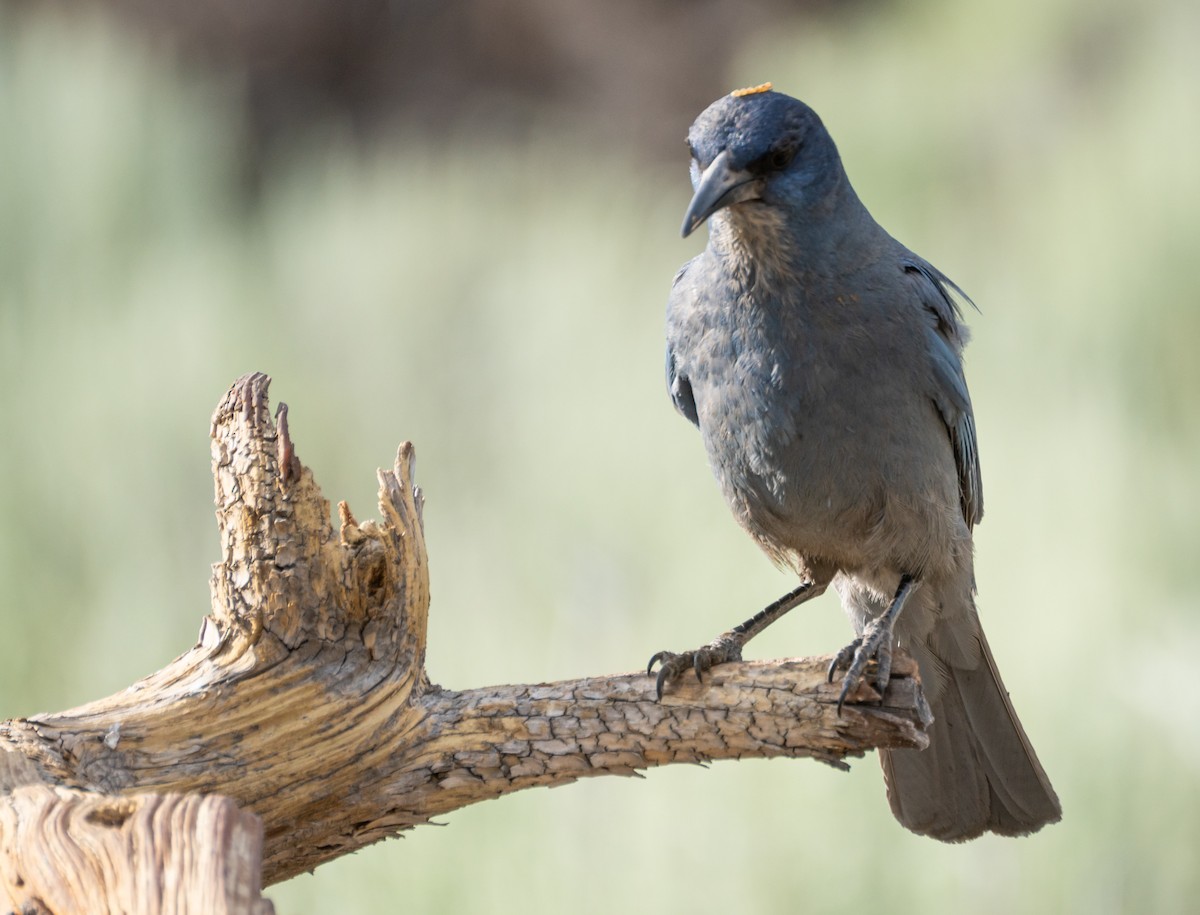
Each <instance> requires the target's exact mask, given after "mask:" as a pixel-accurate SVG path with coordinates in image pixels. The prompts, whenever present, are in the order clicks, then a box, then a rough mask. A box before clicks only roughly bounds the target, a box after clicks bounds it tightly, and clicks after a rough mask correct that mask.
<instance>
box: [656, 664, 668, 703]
mask: <svg viewBox="0 0 1200 915" xmlns="http://www.w3.org/2000/svg"><path fill="white" fill-rule="evenodd" d="M666 685H667V668H666V667H663V668H661V669H660V670H659V672H658V679H657V680H656V681H655V682H654V691H655V692H656V693H657V694H658V701H659V702H662V697H663V687H664V686H666Z"/></svg>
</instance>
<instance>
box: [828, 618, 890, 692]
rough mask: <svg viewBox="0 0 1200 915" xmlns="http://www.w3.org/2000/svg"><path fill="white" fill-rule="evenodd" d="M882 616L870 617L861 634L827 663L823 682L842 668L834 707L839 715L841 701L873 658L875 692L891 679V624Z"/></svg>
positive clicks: (883, 688) (831, 678) (857, 683)
mask: <svg viewBox="0 0 1200 915" xmlns="http://www.w3.org/2000/svg"><path fill="white" fill-rule="evenodd" d="M890 622H891V621H885V618H883V617H881V618H879V619H875V620H871V622H870V623H868V624H867V626H866V628H865V629H864V630H863V634H862V635H861V636H859V637H858V638H856V639H855V640H854V641H853V642H851V643H850V644H849V645H847V646H846V647H845V648H843V649H842V650H841V651H839V652H838V653H837V656H836V657H835V658H834V659H833V660H832V661H830V662H829V670H828V672H827V673H826V682H828V683H832V682H833V675H834V674H835V673H836V672H837V671H839V670H845V671H846V674H845V676H843V677H842V691H841V692H840V693H839V694H838V701H837V710H838V714H839V715H841V714H842V703H844V702H845V701H846V697H847V696H849V695H850V694H851V693H852V692H854V690H856V689H858V685H859V684H860V683H861V682H862V679H863V674H865V673H866V670H867V665H868V664H869V663H870V662H871V661H872V660H873V661H875V663H876V667H875V678H874V682H873V685H874V687H875V689H876V691H877V692H878V693H879V695H881V696H882V695H883V691H884V690H885V689H887V685H888V681H889V680H890V679H891V678H892V626H891V625H890Z"/></svg>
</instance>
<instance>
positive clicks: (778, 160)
mask: <svg viewBox="0 0 1200 915" xmlns="http://www.w3.org/2000/svg"><path fill="white" fill-rule="evenodd" d="M795 156H796V147H795V145H794V144H792V143H785V144H783V145H781V146H776V147H775V148H774V149H772V150H771V152H770V153H768V158H767V162H768V163H770V166H771V168H773V169H774V170H775V171H783V170H784V169H785V168H787V167H788V166H789V165H791V164H792V159H793V158H795Z"/></svg>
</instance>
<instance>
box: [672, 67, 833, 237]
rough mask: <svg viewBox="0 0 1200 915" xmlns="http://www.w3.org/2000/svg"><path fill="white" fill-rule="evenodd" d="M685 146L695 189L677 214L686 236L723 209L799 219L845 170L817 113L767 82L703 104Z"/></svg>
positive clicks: (827, 192)
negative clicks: (766, 211)
mask: <svg viewBox="0 0 1200 915" xmlns="http://www.w3.org/2000/svg"><path fill="white" fill-rule="evenodd" d="M688 148H689V149H690V151H691V154H692V166H691V168H692V186H693V187H694V188H695V195H694V196H693V197H692V202H691V205H689V206H688V209H687V214H686V215H685V216H684V220H683V236H684V237H685V238H686V237H687V236H688V235H690V234H691V233H692V232H693V231H695V229H696V227H697V226H699V225H700V224H701V223H703V222H704V221H705V220H707V219H708V218H709V217H710V216H712V215H713V214H714V213H716V212H718V211H719V210H723V209H725V208H726V207H736V208H738V209H737V210H733V211H731V212H738V211H741V212H742V213H744V214H745V215H751V211H750V210H749V209H748V208H751V207H755V208H760V207H766V208H770V209H772V210H774V211H775V212H776V213H777V214H778V215H779V216H782V217H784V218H788V217H796V218H800V219H803V218H804V216H805V212H806V211H809V210H814V208H816V207H818V206H819V205H820V204H821V203H822V202H823V201H824V200H825V198H826V197H827V196H828V195H829V194H830V193H831V192H832V191H833V190H834V189H835V188H836V187H837V186H838V185H839V183H840V182H841V180H842V178H843V176H844V172H843V171H842V166H841V160H840V158H839V157H838V152H837V147H836V146H834V143H833V139H832V138H831V137H830V136H829V132H828V131H827V130H826V129H825V125H824V124H822V123H821V119H820V118H818V117H817V114H816V112H815V111H813V110H812V109H811V108H809V107H808V106H807V105H805V104H804V103H803V102H801V101H798V100H797V99H794V98H792V97H791V96H787V95H783V94H782V93H779V92H772V91H770V83H767V84H765V85H763V86H756V87H754V88H753V89H741V90H738V91H737V92H733V93H730V94H729V95H727V96H724V97H723V98H720V99H718V100H717V101H715V102H713V103H712V104H711V105H709V106H708V108H706V109H705V110H704V112H703V113H701V115H700V117H698V118H696V122H695V123H694V124H692V128H691V130H689V131H688Z"/></svg>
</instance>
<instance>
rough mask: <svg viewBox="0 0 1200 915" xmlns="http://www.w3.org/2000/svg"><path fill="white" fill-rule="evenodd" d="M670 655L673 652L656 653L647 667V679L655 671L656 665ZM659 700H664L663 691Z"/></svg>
mask: <svg viewBox="0 0 1200 915" xmlns="http://www.w3.org/2000/svg"><path fill="white" fill-rule="evenodd" d="M670 653H671V652H669V651H659V652H655V654H654V655H653V656H651V658H650V663H649V664H647V665H646V676H647V677H648V676H650V673H651V671H653V670H654V665H655V664H657V663H658V662H659V661H661V660H663V659H664V658H666V657H667V655H669V654H670ZM659 698H660V699H661V698H662V694H661V691H660V693H659Z"/></svg>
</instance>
